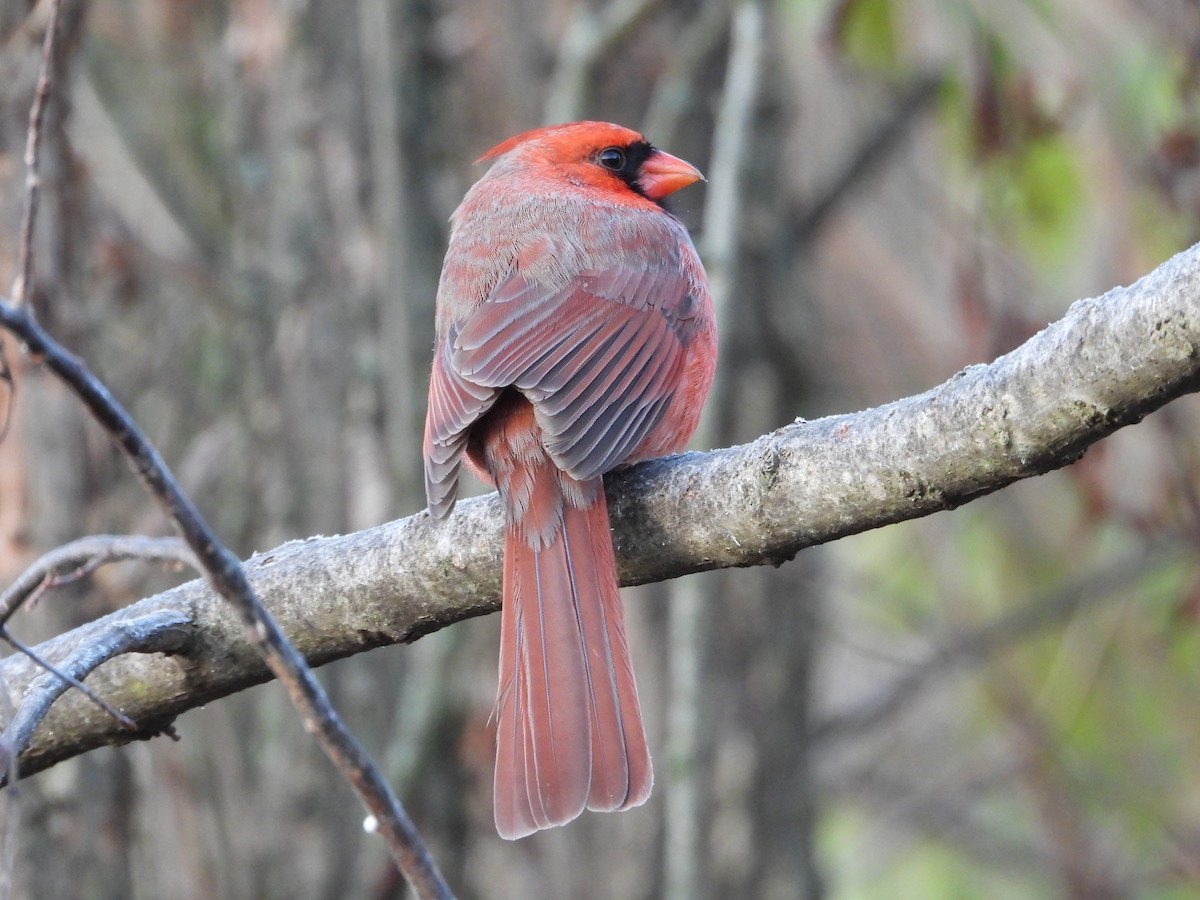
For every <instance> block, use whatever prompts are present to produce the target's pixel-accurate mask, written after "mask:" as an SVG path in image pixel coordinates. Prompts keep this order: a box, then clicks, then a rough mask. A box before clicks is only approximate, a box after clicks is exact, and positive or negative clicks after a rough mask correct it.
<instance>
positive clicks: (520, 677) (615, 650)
mask: <svg viewBox="0 0 1200 900" xmlns="http://www.w3.org/2000/svg"><path fill="white" fill-rule="evenodd" d="M498 707H499V712H498V729H497V754H496V783H495V806H496V827H497V830H498V831H499V832H500V834H501V836H502V837H506V838H510V839H511V838H518V837H523V836H525V835H527V834H531V833H532V832H534V831H537V830H539V829H542V828H549V827H551V826H553V825H561V824H562V823H564V822H568V821H570V820H571V819H574V818H575V817H576V816H578V815H579V814H580V813H581V812H582V811H583V809H584V807H585V806H586V807H587V808H589V809H594V810H615V809H627V808H629V807H631V806H637V805H639V804H641V803H643V802H644V801H645V800H646V798H647V797H648V796H649V794H650V787H651V784H652V781H653V776H652V773H651V768H650V753H649V749H648V747H647V745H646V736H645V732H644V730H643V727H642V718H641V710H640V707H639V704H638V699H637V687H636V685H635V682H634V676H633V666H632V663H631V661H630V658H629V649H628V643H627V641H626V639H625V625H624V615H623V611H622V607H621V597H620V593H619V591H618V588H617V574H616V562H615V559H614V557H613V549H612V537H611V535H610V533H609V530H608V509H607V506H606V505H605V501H604V492H603V490H599V491H597V492H596V499H595V500H593V501H592V503H591V504H590V505H588V506H587V507H586V508H583V509H579V508H576V507H574V506H571V505H569V504H568V505H564V508H563V512H562V526H561V529H560V530H559V531H558V533H557V534H555V535H554V537H553V539H552V540H551V541H550V542H549V543H547V544H545V545H544V546H543V547H542V549H540V550H534V549H533V548H532V547H530V546H529V544H528V543H527V542H526V541H525V540H524V539H523V538H522V537H521V536H520V535H519V534H518V533H517V532H516V530H515V529H513V528H509V529H508V530H507V531H506V535H505V552H504V610H503V613H502V622H501V657H500V695H499V700H498Z"/></svg>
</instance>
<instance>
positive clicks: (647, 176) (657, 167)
mask: <svg viewBox="0 0 1200 900" xmlns="http://www.w3.org/2000/svg"><path fill="white" fill-rule="evenodd" d="M697 181H704V176H703V175H701V174H700V170H699V169H697V168H696V167H695V166H693V165H692V164H691V163H689V162H684V161H683V160H682V159H680V158H679V157H677V156H672V155H671V154H670V153H664V152H663V151H662V150H655V151H654V152H653V153H651V154H650V155H649V156H648V157H646V161H645V162H643V163H642V166H641V168H640V169H638V177H637V183H638V187H640V188H641V189H642V193H643V194H645V195H646V196H647V197H649V198H650V199H651V200H655V201H657V200H661V199H662V198H663V197H665V196H667V194H673V193H674V192H675V191H677V190H679V189H680V188H684V187H687V186H688V185H689V184H695V183H696V182H697Z"/></svg>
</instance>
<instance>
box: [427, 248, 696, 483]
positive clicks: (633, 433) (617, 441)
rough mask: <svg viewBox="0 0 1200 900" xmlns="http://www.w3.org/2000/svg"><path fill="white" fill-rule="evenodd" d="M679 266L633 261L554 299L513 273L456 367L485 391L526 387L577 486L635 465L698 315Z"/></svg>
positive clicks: (472, 318) (453, 362) (466, 336)
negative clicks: (628, 463)
mask: <svg viewBox="0 0 1200 900" xmlns="http://www.w3.org/2000/svg"><path fill="white" fill-rule="evenodd" d="M691 290H693V286H692V285H690V284H689V281H688V278H687V276H686V275H685V274H684V273H683V271H682V270H681V268H680V266H679V264H678V262H677V261H674V260H671V261H668V260H665V259H651V260H647V259H645V258H641V259H623V260H619V261H616V262H613V263H611V264H609V265H608V266H607V267H603V268H596V269H594V270H591V271H585V272H581V273H579V274H578V275H576V276H575V277H574V278H573V279H571V280H570V281H569V282H568V283H567V284H566V285H565V286H563V287H561V288H559V289H557V290H553V289H548V288H546V287H545V286H544V285H542V284H540V283H537V282H532V281H528V280H526V279H525V278H524V277H523V276H522V275H520V274H517V273H514V274H513V275H510V276H509V277H508V278H507V279H505V280H504V281H502V282H501V283H500V284H499V285H498V286H497V288H496V290H495V291H494V292H493V294H492V296H491V297H489V299H488V301H487V302H486V303H484V304H482V305H481V306H480V307H479V308H478V309H476V310H475V311H474V312H473V313H471V315H469V316H468V317H467V318H466V319H465V320H464V321H463V322H461V323H460V326H459V327H458V328H457V330H456V333H455V334H454V335H453V337H452V341H453V344H452V347H448V348H447V351H448V352H449V354H450V356H449V363H450V366H451V367H452V369H453V371H454V372H455V373H456V375H457V376H458V377H459V378H461V379H463V380H465V381H466V382H468V383H470V384H472V385H478V386H480V387H481V388H491V389H496V390H499V389H503V388H505V387H508V386H514V387H516V388H518V389H519V390H520V391H521V392H522V393H523V394H524V395H525V396H526V397H527V398H528V399H529V400H530V402H531V403H532V404H533V407H534V412H535V414H536V416H537V421H538V424H539V425H540V426H541V428H542V433H543V434H542V438H543V442H544V444H545V447H546V450H547V451H548V452H549V454H550V456H551V458H552V459H553V460H554V462H555V464H556V465H557V466H558V467H559V468H561V469H563V470H565V471H566V472H567V473H568V474H570V475H571V476H572V477H573V478H576V479H579V480H586V479H589V478H594V477H595V476H597V475H601V474H603V473H605V472H607V471H609V470H610V469H612V468H613V467H614V466H616V465H618V464H620V463H621V462H623V461H624V460H625V459H627V458H628V457H629V456H630V454H631V453H632V452H633V451H634V450H635V449H636V448H637V447H638V445H639V444H641V443H642V442H643V441H644V440H645V438H646V437H647V435H649V434H650V433H651V432H652V431H653V430H654V428H655V426H657V425H658V424H659V422H660V421H662V418H663V416H664V414H665V413H666V411H667V409H668V407H669V406H670V404H671V400H672V398H673V396H674V393H675V391H676V389H677V388H678V387H679V385H680V382H681V380H682V377H683V370H684V363H685V349H686V345H687V342H688V340H689V339H690V334H691V332H692V330H693V329H694V326H695V319H696V315H697V314H698V312H699V311H700V302H701V301H700V299H699V298H697V297H694V296H691V295H690V293H689V291H691Z"/></svg>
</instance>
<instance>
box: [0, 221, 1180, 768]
mask: <svg viewBox="0 0 1200 900" xmlns="http://www.w3.org/2000/svg"><path fill="white" fill-rule="evenodd" d="M1198 348H1200V245H1197V246H1196V247H1193V248H1191V249H1189V250H1187V251H1185V252H1183V253H1180V254H1178V255H1177V256H1175V257H1174V258H1172V259H1171V260H1169V261H1167V262H1166V263H1164V264H1163V265H1161V266H1160V267H1159V268H1157V269H1155V270H1154V271H1153V272H1151V273H1150V274H1149V275H1147V276H1145V277H1144V278H1142V279H1141V280H1139V281H1138V282H1136V283H1135V284H1133V285H1132V286H1130V287H1126V288H1115V289H1113V290H1111V291H1109V292H1108V293H1106V294H1104V295H1103V296H1101V297H1097V298H1093V299H1087V300H1081V301H1078V302H1077V303H1075V304H1073V305H1072V306H1071V308H1070V309H1069V310H1068V312H1067V314H1066V315H1065V316H1064V317H1063V318H1062V319H1060V320H1058V321H1057V322H1054V323H1053V324H1051V325H1049V326H1047V327H1046V328H1045V329H1043V330H1042V331H1041V332H1039V333H1038V334H1037V335H1035V336H1034V337H1033V338H1031V339H1030V340H1028V341H1027V342H1026V343H1025V344H1023V345H1022V346H1020V347H1018V348H1017V349H1016V350H1014V351H1012V352H1011V353H1008V354H1006V355H1004V356H1002V357H1000V358H999V359H997V360H996V361H994V362H993V363H991V364H988V365H975V366H970V367H968V368H966V369H964V370H963V371H961V372H959V373H958V374H957V375H955V376H954V377H952V378H951V379H950V380H948V381H946V382H945V383H943V384H941V385H939V386H937V387H935V388H934V389H932V390H930V391H927V392H925V393H923V394H920V395H917V396H913V397H908V398H905V399H901V400H897V401H895V402H893V403H889V404H887V405H884V406H880V407H876V408H874V409H868V410H864V411H862V412H858V413H852V414H846V415H838V416H830V417H827V418H823V419H819V420H816V421H805V420H802V419H798V420H796V421H795V422H793V423H791V424H789V425H787V426H785V427H782V428H780V429H778V430H776V431H774V432H772V433H770V434H766V435H763V436H762V437H760V438H758V439H757V440H755V441H753V442H751V443H748V444H745V445H742V446H737V447H730V448H728V449H724V450H715V451H711V452H707V453H687V454H683V455H680V456H675V457H671V458H667V459H662V460H653V461H650V462H647V463H643V464H639V465H637V466H633V467H631V468H629V469H626V470H622V471H619V472H616V473H614V474H612V475H611V476H610V477H609V478H608V480H607V489H608V494H609V509H610V512H611V515H612V525H613V535H614V542H615V545H616V548H617V558H618V564H619V566H620V569H621V578H622V582H623V583H624V584H642V583H646V582H653V581H661V580H664V579H668V578H673V577H676V576H679V575H682V574H685V573H689V572H698V571H704V570H709V569H716V568H727V567H738V566H755V565H763V564H778V563H780V562H782V561H785V560H788V559H791V558H792V557H794V556H795V555H796V554H797V553H798V552H799V551H800V550H802V549H804V548H805V547H809V546H812V545H814V544H819V543H823V542H826V541H832V540H835V539H837V538H840V537H844V536H847V535H851V534H855V533H858V532H861V531H865V530H867V529H871V528H878V527H880V526H882V525H887V524H891V523H894V522H900V521H903V520H906V519H912V518H916V517H919V516H924V515H928V514H930V513H933V512H937V511H939V510H944V509H952V508H954V507H956V506H959V505H961V504H963V503H966V502H967V501H969V500H972V499H974V498H976V497H979V496H982V495H984V494H988V493H991V492H993V491H996V490H999V489H1000V488H1002V487H1004V486H1006V485H1008V484H1011V483H1012V482H1014V481H1017V480H1019V479H1022V478H1028V477H1030V476H1034V475H1040V474H1042V473H1045V472H1048V471H1051V470H1053V469H1057V468H1060V467H1062V466H1065V465H1068V464H1070V463H1071V462H1073V461H1075V460H1076V459H1078V458H1079V457H1080V456H1081V455H1082V454H1083V453H1084V451H1085V450H1086V449H1087V447H1088V446H1090V445H1091V444H1093V443H1095V442H1096V441H1098V440H1100V439H1102V438H1103V437H1105V436H1106V435H1108V434H1110V433H1111V432H1113V431H1115V430H1116V429H1118V428H1121V427H1124V426H1126V425H1130V424H1133V423H1136V422H1138V421H1140V420H1141V419H1142V418H1143V417H1144V416H1145V415H1146V414H1148V413H1149V412H1152V411H1153V410H1155V409H1158V408H1159V407H1161V406H1163V405H1165V404H1166V403H1168V402H1169V401H1171V400H1172V399H1174V398H1176V397H1179V396H1181V395H1183V394H1186V393H1189V392H1192V391H1195V390H1196V389H1197V387H1198V386H1200V353H1198ZM412 464H413V466H419V464H420V462H419V460H413V462H412ZM501 515H502V513H501V510H500V505H499V503H498V502H497V500H496V498H495V496H494V495H489V496H487V497H481V498H477V499H472V500H467V501H464V502H461V503H460V504H459V505H458V508H457V510H456V512H455V514H454V516H453V517H452V518H451V519H450V520H449V521H448V522H446V523H445V524H443V525H440V526H438V525H434V524H432V523H431V522H430V521H429V519H428V517H427V516H426V515H425V514H424V513H419V514H417V515H413V516H409V517H407V518H404V519H399V520H397V521H394V522H390V523H387V524H385V525H381V526H378V527H375V528H370V529H366V530H364V531H359V532H356V533H354V534H349V535H342V536H336V537H312V538H309V539H306V540H302V541H293V542H290V543H286V544H283V545H281V546H279V547H277V548H275V549H274V550H271V551H269V552H266V553H260V554H256V555H254V556H253V557H252V558H251V559H250V560H249V562H248V574H249V576H250V578H251V581H252V582H253V584H254V586H255V588H256V590H257V591H258V592H259V593H260V596H262V597H263V599H264V600H265V602H266V603H267V605H268V606H269V607H270V608H271V610H272V612H273V613H274V614H275V615H276V616H277V617H278V619H279V620H280V622H281V624H282V625H283V626H284V628H285V630H286V631H287V632H288V633H289V635H290V636H291V638H292V639H293V640H294V642H295V643H296V645H297V647H298V648H299V649H300V651H301V652H302V653H304V654H305V656H306V657H307V658H308V659H309V660H310V662H311V663H312V664H314V665H320V664H323V663H326V662H329V661H331V660H334V659H338V658H341V657H346V656H350V655H352V654H355V653H358V652H361V651H363V650H367V649H370V648H372V647H378V646H381V645H385V644H393V643H401V642H408V641H413V640H416V639H417V638H419V637H421V636H422V635H424V634H427V633H429V632H431V631H435V630H437V629H440V628H442V627H444V626H447V625H450V624H453V623H454V622H457V621H459V620H461V619H464V618H468V617H471V616H477V615H483V614H486V613H490V612H494V611H495V610H496V609H497V608H498V605H499V594H500V568H501V560H500V550H501V541H500V528H501ZM115 633H122V634H128V633H132V634H134V635H136V640H134V641H133V644H134V645H135V646H140V647H141V648H142V649H144V650H146V651H151V652H142V653H125V652H124V649H125V648H128V647H129V646H130V641H129V640H123V641H114V640H113V637H112V636H113V635H114V634H115ZM96 646H100V647H104V646H120V647H121V648H122V655H119V656H117V657H116V658H113V659H111V660H109V661H107V662H104V663H103V664H102V665H100V666H99V667H98V668H95V670H94V671H91V674H90V676H89V677H88V679H87V683H88V685H89V686H91V687H92V688H93V690H95V691H96V692H98V693H99V694H100V695H101V696H103V697H105V698H106V699H107V700H108V701H109V702H110V703H112V704H113V705H114V706H116V707H117V708H118V709H120V710H122V711H123V712H124V713H125V714H126V715H127V716H128V717H130V718H131V719H133V720H134V721H135V722H137V723H138V725H139V728H140V729H141V730H140V731H139V732H137V733H134V734H131V733H130V732H129V731H125V730H122V729H121V728H120V726H119V725H118V724H117V723H116V722H114V721H113V720H112V719H111V718H110V717H109V716H107V715H106V714H105V713H104V712H102V711H101V710H100V709H98V708H97V707H96V706H95V705H94V704H92V703H91V702H89V701H88V700H86V699H85V698H83V697H81V696H80V695H79V694H78V693H77V692H67V693H66V694H64V695H63V696H62V698H61V699H59V700H58V701H57V702H56V703H55V704H54V706H53V707H52V709H51V710H50V712H49V714H48V715H47V716H46V718H45V720H44V721H43V722H42V723H41V725H40V726H39V727H38V729H37V732H36V734H35V735H34V738H33V740H32V743H31V745H30V747H29V749H28V750H27V751H26V752H25V753H24V754H23V756H22V757H21V759H20V772H21V774H22V775H26V774H31V773H33V772H36V771H39V770H42V769H45V768H47V767H48V766H51V765H53V764H54V763H55V762H57V761H60V760H63V759H66V758H68V757H71V756H75V755H77V754H80V753H83V752H85V751H87V750H89V749H92V748H94V747H98V746H101V745H105V744H112V743H121V742H125V741H128V740H130V739H133V738H136V737H147V736H150V735H152V734H154V733H158V732H159V731H160V730H161V729H162V728H163V727H164V726H165V725H166V724H168V723H169V722H170V720H171V719H172V718H173V717H174V716H176V715H178V714H179V713H181V712H183V711H184V710H187V709H190V708H193V707H196V706H199V705H201V704H204V703H207V702H209V701H212V700H214V699H216V698H218V697H222V696H226V695H228V694H231V693H234V692H236V691H239V690H242V689H244V688H247V687H249V686H251V685H253V684H257V683H259V682H262V681H265V680H267V679H268V677H269V673H268V671H267V669H266V667H265V665H264V663H263V661H262V659H261V657H260V656H259V655H258V653H257V652H256V651H255V649H254V648H253V646H252V642H251V640H250V638H249V636H248V635H247V634H246V633H245V632H244V629H243V628H242V626H241V625H240V624H239V622H238V620H237V618H236V616H235V614H234V613H233V612H231V611H230V610H229V609H228V608H227V606H226V605H225V604H224V603H223V602H222V601H221V600H220V599H219V598H217V597H216V596H215V595H214V594H213V593H212V592H211V591H210V590H209V589H208V588H207V587H206V586H205V585H204V584H203V583H202V582H199V581H195V582H190V583H188V584H184V585H182V586H180V587H178V588H175V589H173V590H169V591H166V592H164V593H161V594H158V595H156V596H153V597H149V598H147V599H144V600H142V601H140V602H138V603H136V604H133V605H131V606H130V607H128V608H126V609H123V610H120V611H118V612H116V613H113V614H111V615H108V616H106V617H104V618H102V619H97V620H96V621H94V622H91V623H89V624H86V625H84V626H82V627H79V628H76V629H74V630H72V631H70V632H68V633H65V634H62V635H60V636H58V637H56V638H54V639H52V640H50V641H47V642H45V643H43V644H42V645H40V647H39V648H37V649H38V652H39V653H40V655H41V656H43V657H45V658H48V659H49V660H51V661H58V662H61V663H64V664H70V663H72V662H73V661H74V663H75V665H76V666H78V664H79V663H78V660H79V658H80V657H81V656H86V655H87V654H88V653H89V648H94V647H96ZM163 649H166V650H168V651H169V652H168V653H163V652H157V651H161V650H163ZM68 667H70V666H69V665H68ZM91 668H92V665H91V664H87V665H85V666H84V667H83V670H84V671H89V670H91ZM47 677H52V676H47V675H46V674H45V673H44V672H42V671H40V670H39V669H37V668H36V667H35V666H34V664H33V663H32V662H30V661H29V660H28V659H25V658H23V657H17V656H10V657H8V658H6V659H5V660H4V661H3V663H0V679H2V682H3V685H4V688H5V689H6V690H7V692H8V694H9V697H10V700H11V702H12V703H13V705H14V706H15V707H18V708H19V707H20V705H21V703H22V701H23V699H25V698H26V696H27V693H28V692H29V691H30V689H31V686H34V685H35V683H36V680H37V679H38V678H47Z"/></svg>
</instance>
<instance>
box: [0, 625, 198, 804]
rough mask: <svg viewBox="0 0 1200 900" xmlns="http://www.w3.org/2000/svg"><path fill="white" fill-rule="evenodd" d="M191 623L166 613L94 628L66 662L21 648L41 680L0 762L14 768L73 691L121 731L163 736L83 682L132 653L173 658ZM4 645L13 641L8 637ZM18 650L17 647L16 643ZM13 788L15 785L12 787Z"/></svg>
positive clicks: (3, 743) (6, 738)
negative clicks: (80, 693)
mask: <svg viewBox="0 0 1200 900" xmlns="http://www.w3.org/2000/svg"><path fill="white" fill-rule="evenodd" d="M188 624H189V623H188V621H187V617H186V616H184V615H183V614H181V613H180V612H179V611H178V610H170V609H162V610H155V611H152V612H149V613H147V614H145V615H140V616H134V617H130V618H128V619H125V620H122V621H117V622H111V623H109V624H108V625H107V626H106V627H104V628H102V629H94V630H92V631H91V632H89V634H88V639H87V640H85V641H80V642H78V643H77V644H76V645H75V646H74V647H72V648H70V650H69V651H68V652H67V653H66V657H65V659H62V660H59V661H58V662H56V663H51V662H49V661H47V660H46V659H45V658H43V657H41V656H40V655H39V654H37V653H35V652H33V651H31V650H29V648H25V647H22V648H21V650H22V652H23V653H25V655H27V656H28V657H29V658H30V659H32V660H33V661H34V663H35V664H36V665H37V667H38V668H39V669H43V670H44V671H43V672H42V674H41V675H39V676H38V677H37V678H35V679H33V680H32V682H31V683H30V685H29V688H28V689H27V691H26V692H25V695H24V696H23V697H22V698H21V702H20V704H19V705H18V706H17V709H16V711H15V712H14V713H13V716H12V718H11V719H9V721H8V724H7V725H6V726H5V728H4V732H3V733H2V734H0V763H3V766H4V768H7V769H9V772H10V774H11V772H12V769H11V765H12V761H13V760H15V759H16V758H17V757H19V756H20V755H21V753H23V752H24V751H25V748H26V747H28V746H29V742H30V740H32V738H33V732H34V729H36V728H37V726H38V723H40V722H41V721H42V719H44V718H45V717H46V713H47V712H48V711H49V709H50V707H51V705H53V703H54V701H55V700H57V699H58V698H59V697H61V696H62V695H63V694H64V693H65V692H66V691H67V690H68V689H70V688H72V687H76V688H79V689H81V690H83V691H84V693H86V694H87V695H88V696H89V697H90V698H91V699H93V700H95V701H96V702H97V703H98V704H99V705H100V706H101V707H102V708H103V709H104V710H105V711H106V713H107V714H108V715H110V716H111V717H112V718H113V719H114V720H116V721H117V722H119V723H120V726H119V727H120V728H121V730H122V731H124V732H127V733H137V734H138V735H139V736H142V737H151V736H153V735H154V734H162V733H163V731H164V727H165V726H161V725H156V726H154V727H152V728H150V729H149V730H145V729H143V728H142V726H139V725H138V723H137V722H135V721H133V720H132V719H130V718H129V717H128V716H126V715H124V714H122V713H118V712H116V711H115V710H113V709H112V707H111V706H110V705H108V704H106V703H104V702H103V701H100V700H99V699H98V698H97V697H95V695H94V694H93V693H92V692H91V691H88V690H87V689H85V688H83V686H82V685H81V684H80V682H81V680H82V679H83V678H85V677H86V676H87V674H88V673H89V672H91V671H92V670H94V669H95V668H96V667H97V666H99V665H100V664H101V663H105V662H108V661H109V660H111V659H115V658H117V657H119V656H122V655H123V654H127V653H174V652H176V651H178V650H181V649H182V648H183V647H184V646H186V642H187V638H188V631H187V629H186V627H185V626H187V625H188ZM4 637H5V640H9V641H11V640H12V637H11V636H10V635H7V634H6V635H5V636H4ZM14 645H15V642H14ZM10 784H11V782H10Z"/></svg>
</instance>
